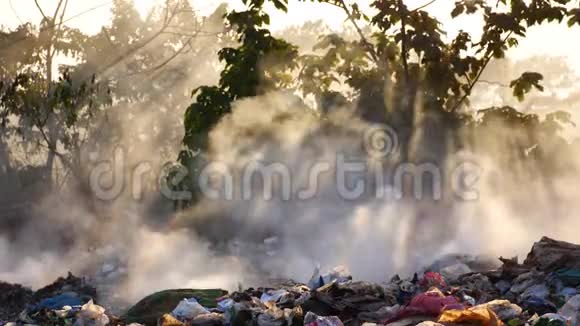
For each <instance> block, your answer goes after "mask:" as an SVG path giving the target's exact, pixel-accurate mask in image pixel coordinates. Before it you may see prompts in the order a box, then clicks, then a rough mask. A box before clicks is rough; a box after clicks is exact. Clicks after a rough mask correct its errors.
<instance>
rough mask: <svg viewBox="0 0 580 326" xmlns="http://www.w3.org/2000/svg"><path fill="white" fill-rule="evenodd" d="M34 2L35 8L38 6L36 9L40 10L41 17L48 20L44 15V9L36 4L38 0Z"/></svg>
mask: <svg viewBox="0 0 580 326" xmlns="http://www.w3.org/2000/svg"><path fill="white" fill-rule="evenodd" d="M34 3H35V4H36V8H38V11H40V14H41V15H42V17H44V19H45V20H47V21H48V17H46V15H45V14H44V11H43V10H42V7H40V5H39V4H38V0H34Z"/></svg>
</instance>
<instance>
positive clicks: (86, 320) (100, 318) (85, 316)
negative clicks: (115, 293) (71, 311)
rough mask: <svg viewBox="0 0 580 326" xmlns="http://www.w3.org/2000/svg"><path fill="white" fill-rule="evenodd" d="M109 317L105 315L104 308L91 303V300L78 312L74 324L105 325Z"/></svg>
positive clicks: (84, 325)
mask: <svg viewBox="0 0 580 326" xmlns="http://www.w3.org/2000/svg"><path fill="white" fill-rule="evenodd" d="M108 324H109V317H107V315H105V308H103V307H101V306H98V305H96V304H94V303H93V300H91V301H89V302H88V303H87V304H85V305H84V306H83V307H82V308H81V311H80V312H79V314H78V319H77V321H76V322H75V324H74V326H106V325H108Z"/></svg>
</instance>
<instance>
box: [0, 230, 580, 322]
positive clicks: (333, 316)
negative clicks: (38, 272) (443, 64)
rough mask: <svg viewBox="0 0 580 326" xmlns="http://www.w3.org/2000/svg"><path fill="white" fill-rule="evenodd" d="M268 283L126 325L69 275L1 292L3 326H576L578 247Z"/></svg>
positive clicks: (160, 309) (579, 318) (145, 305)
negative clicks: (361, 277) (367, 276)
mask: <svg viewBox="0 0 580 326" xmlns="http://www.w3.org/2000/svg"><path fill="white" fill-rule="evenodd" d="M266 283H268V285H267V286H264V287H259V288H249V289H246V290H239V291H236V292H232V293H228V292H226V291H223V290H219V289H213V290H191V289H181V290H166V291H162V292H158V293H154V294H152V295H150V296H148V297H146V298H144V299H143V300H141V301H140V302H138V303H137V304H135V305H134V306H133V307H132V308H131V309H129V310H128V311H127V312H126V313H124V314H123V315H122V316H120V317H115V316H111V315H109V314H107V312H106V311H105V309H104V308H102V307H101V306H98V305H97V304H96V302H97V301H96V299H97V298H96V293H94V292H92V291H91V288H90V287H87V286H86V284H83V283H82V280H80V279H77V278H74V277H73V276H71V275H69V277H68V278H67V279H62V280H60V281H59V282H57V283H55V285H52V286H49V287H47V288H45V289H43V290H39V291H37V292H36V293H32V292H31V291H29V290H26V289H23V288H21V287H16V286H12V287H7V285H5V284H4V283H0V291H1V292H0V307H2V308H0V312H2V315H0V325H1V326H3V325H8V324H6V323H4V324H3V323H2V321H1V320H2V318H4V317H5V316H8V317H11V318H14V319H12V320H15V321H16V323H11V324H10V325H21V324H34V325H74V326H83V325H96V326H101V325H102V326H104V325H132V326H137V325H146V326H148V325H152V326H155V325H160V326H186V325H187V326H191V325H193V326H212V325H232V326H246V325H257V326H304V325H306V326H342V325H366V326H372V325H390V326H406V325H421V326H437V325H482V326H498V325H504V324H505V325H508V326H518V325H537V326H547V325H551V326H552V325H553V326H559V325H570V326H580V245H574V244H570V243H565V242H561V241H556V240H552V239H549V238H543V239H542V240H541V241H539V242H537V243H535V244H534V246H533V248H532V250H531V252H530V253H529V254H528V256H527V257H526V259H525V260H524V261H523V262H519V261H518V259H517V258H511V259H506V258H500V259H499V261H498V262H497V263H496V262H495V261H494V260H490V259H487V258H484V257H471V256H465V255H450V256H446V257H443V258H441V259H438V260H437V261H436V262H434V263H433V264H432V265H430V266H428V267H426V268H425V270H423V271H421V272H418V273H416V274H414V275H411V276H410V277H400V276H398V275H395V276H394V277H392V279H391V280H389V281H387V282H384V283H371V282H365V281H358V280H355V279H353V277H352V276H351V275H349V273H348V271H347V270H346V268H343V267H339V268H335V269H333V270H331V271H328V272H327V273H321V272H320V270H319V269H318V268H317V269H315V271H314V273H313V276H312V278H311V279H310V281H309V282H307V283H305V284H301V283H297V282H294V281H291V280H275V281H271V282H266ZM3 289H8V290H9V291H7V292H5V291H3ZM26 301H27V303H26V304H24V302H26ZM5 304H7V305H6V306H4V305H5ZM22 305H25V308H24V309H23V310H22V312H21V313H19V314H18V316H16V315H15V313H14V311H15V310H16V309H17V308H18V307H19V306H22ZM5 307H8V309H6V310H2V309H5ZM4 311H7V314H6V315H5V312H4Z"/></svg>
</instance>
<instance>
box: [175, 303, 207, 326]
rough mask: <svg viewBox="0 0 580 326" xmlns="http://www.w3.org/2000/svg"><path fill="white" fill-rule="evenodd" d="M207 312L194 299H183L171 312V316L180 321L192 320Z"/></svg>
mask: <svg viewBox="0 0 580 326" xmlns="http://www.w3.org/2000/svg"><path fill="white" fill-rule="evenodd" d="M208 313H209V311H208V310H207V309H205V308H204V307H203V306H202V305H200V304H199V302H197V300H196V299H195V298H191V299H183V300H182V301H181V302H179V304H178V305H177V307H175V309H173V311H172V312H171V315H172V316H173V317H175V318H177V319H179V320H181V321H184V320H193V319H194V318H195V317H197V316H199V315H203V314H208Z"/></svg>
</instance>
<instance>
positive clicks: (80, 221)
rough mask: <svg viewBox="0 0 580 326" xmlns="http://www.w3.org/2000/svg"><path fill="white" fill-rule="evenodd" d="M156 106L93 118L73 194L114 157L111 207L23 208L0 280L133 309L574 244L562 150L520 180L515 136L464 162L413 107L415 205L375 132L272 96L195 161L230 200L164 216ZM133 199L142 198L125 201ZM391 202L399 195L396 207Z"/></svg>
mask: <svg viewBox="0 0 580 326" xmlns="http://www.w3.org/2000/svg"><path fill="white" fill-rule="evenodd" d="M316 28H320V29H323V27H321V26H318V27H316ZM309 42H311V43H312V42H313V41H312V40H311V39H310V40H309ZM208 43H210V41H208ZM202 45H207V43H204V44H202ZM195 63H197V62H195ZM195 63H191V62H187V61H186V60H185V59H184V61H180V62H177V63H176V64H175V66H172V67H173V68H174V69H175V70H179V69H178V68H179V67H180V65H187V66H199V69H194V71H192V72H191V76H185V77H184V78H182V79H180V80H179V84H178V85H175V89H179V90H181V91H184V90H189V87H188V86H185V85H194V86H195V85H202V84H206V83H208V82H207V81H208V80H209V81H215V79H217V73H216V72H215V71H214V70H212V69H210V68H214V67H212V65H211V64H205V63H203V64H202V63H199V64H198V65H196V64H195ZM213 64H215V62H213ZM216 66H217V67H219V65H216ZM210 70H211V71H210ZM118 73H119V74H123V73H124V71H119V72H118ZM182 77H183V76H182ZM154 88H155V87H154V86H151V90H153V89H154ZM157 92H158V94H155V96H152V99H148V101H146V103H141V102H137V104H136V103H121V104H119V105H118V108H117V110H116V111H113V112H112V114H111V113H110V114H109V116H107V124H104V125H103V126H106V128H104V127H103V128H97V129H98V131H99V133H98V134H97V135H98V137H96V138H95V139H94V140H93V143H94V144H93V145H94V146H87V147H89V148H88V149H86V150H84V151H83V153H82V157H83V158H84V160H85V161H86V162H87V163H86V171H87V175H86V176H83V177H86V180H76V181H78V182H79V183H87V182H88V174H90V172H91V171H94V168H95V166H97V165H98V164H99V163H101V162H104V161H110V160H112V159H113V158H112V156H113V153H114V151H115V149H116V148H121V149H123V150H124V153H125V154H124V155H125V156H124V161H123V162H122V163H123V164H122V166H123V168H122V171H121V178H122V179H123V180H124V187H123V191H122V192H121V194H120V195H119V196H117V198H116V199H115V200H114V201H101V200H96V199H94V198H87V196H86V194H83V193H79V192H78V191H76V190H77V189H78V188H75V187H71V188H70V189H68V191H64V192H62V193H58V194H49V195H46V196H42V197H41V198H36V197H31V198H29V202H30V211H29V214H28V215H27V216H26V218H24V217H23V218H22V220H19V221H17V223H15V225H12V226H6V227H3V228H4V229H3V230H0V261H1V262H2V264H0V279H1V280H5V281H9V282H15V283H23V284H26V285H28V286H32V287H34V288H38V287H41V286H43V285H46V284H47V283H50V282H51V281H52V280H54V279H55V278H56V277H58V276H60V275H64V274H66V272H68V271H72V272H74V273H78V274H81V275H89V276H95V275H97V276H98V275H100V273H101V271H102V269H103V266H104V265H107V264H113V265H115V267H116V268H117V270H118V271H119V273H120V274H121V275H123V276H122V277H118V278H111V279H107V278H106V277H103V278H100V279H99V281H100V282H101V283H99V284H100V285H103V286H107V285H108V284H107V283H111V284H114V286H115V287H116V289H114V290H113V292H114V293H113V294H112V295H121V296H122V299H123V300H124V301H126V302H134V301H136V300H138V299H140V298H141V297H143V296H144V295H147V294H150V293H152V292H153V291H156V290H162V289H168V288H186V287H192V288H209V287H221V288H226V289H229V290H231V289H235V288H237V286H238V284H240V283H241V284H244V285H251V284H258V283H260V282H264V280H265V279H266V278H270V277H288V278H293V279H296V280H298V281H307V280H308V278H309V277H310V275H311V273H312V270H313V269H314V267H315V266H317V265H320V266H321V267H322V268H323V269H325V268H332V267H334V266H337V265H344V266H347V267H348V268H349V270H350V271H351V272H352V274H353V275H354V277H355V278H356V279H365V280H372V281H377V282H380V281H384V280H387V279H389V278H390V276H392V275H393V274H395V273H403V274H406V273H410V272H413V271H416V270H418V269H420V268H422V267H423V266H425V265H427V264H429V263H430V262H431V261H433V260H434V259H436V258H438V257H439V256H442V255H445V254H447V253H457V252H460V253H467V254H475V255H478V254H487V255H492V256H499V255H503V256H511V255H520V256H522V255H523V254H525V253H526V252H527V250H529V248H530V246H531V243H532V242H533V241H536V240H538V239H539V238H540V237H541V236H543V235H547V236H551V237H555V238H559V239H562V240H567V241H572V242H578V241H580V236H579V235H578V234H577V230H578V227H580V219H578V218H577V217H576V210H577V209H578V204H577V201H576V200H575V194H576V191H575V188H574V185H575V184H576V181H577V179H576V178H577V176H576V173H575V171H576V169H577V168H578V167H579V165H578V161H577V159H575V157H576V156H577V155H576V154H577V153H576V151H575V150H574V148H575V147H572V146H569V147H566V149H565V151H571V152H563V153H558V154H554V155H555V156H557V157H566V158H568V159H567V160H566V161H567V162H569V165H567V166H564V167H558V168H550V169H548V168H547V167H543V166H538V167H536V168H533V169H530V168H529V166H528V164H530V163H528V161H527V160H526V159H525V158H522V157H518V156H517V155H516V153H518V150H517V148H519V147H521V146H522V144H521V143H522V142H524V141H525V140H526V139H527V138H526V136H525V135H522V138H521V139H513V138H510V135H511V134H510V133H509V131H510V127H509V126H502V125H494V126H492V127H489V128H487V129H481V130H479V131H477V132H475V133H474V132H473V131H471V130H465V131H464V134H462V136H465V137H467V138H469V139H472V140H473V141H472V142H471V143H470V146H469V148H467V150H468V151H469V152H471V155H469V156H462V155H459V154H461V152H462V151H464V150H465V148H461V151H460V148H459V146H457V144H454V143H452V142H447V141H442V140H443V139H448V138H447V135H445V134H444V133H443V132H442V131H441V130H440V129H439V128H440V127H441V125H440V124H439V122H438V121H437V120H433V118H432V117H429V116H427V115H426V114H425V113H424V112H421V103H417V112H418V113H419V114H418V115H417V119H416V123H415V126H414V129H415V130H414V139H413V154H414V157H432V156H434V157H435V158H436V159H435V160H434V163H433V164H434V166H435V168H437V169H438V170H437V171H439V172H440V173H441V179H442V183H441V189H440V190H441V192H442V193H443V196H442V197H441V198H439V199H433V198H430V197H429V196H432V195H433V191H432V189H431V187H430V185H432V184H433V183H435V180H433V179H427V180H426V181H425V184H424V186H425V187H424V188H425V189H426V190H427V191H426V192H425V197H426V198H424V199H416V198H414V197H413V190H414V189H413V187H412V185H410V183H409V182H408V181H409V179H406V180H407V181H406V182H403V183H402V184H401V185H403V186H405V187H404V189H398V187H397V185H396V183H397V182H396V181H397V173H396V172H397V169H398V168H400V167H401V166H402V164H405V163H407V162H400V161H399V159H400V157H399V156H397V155H396V153H387V155H386V156H385V157H378V158H377V157H376V156H374V155H373V154H374V153H371V152H369V148H368V144H366V143H365V137H366V136H367V135H368V132H369V130H374V129H375V128H376V126H375V125H373V124H372V123H369V122H368V121H365V120H363V119H362V118H361V117H360V116H359V114H357V113H356V110H354V108H353V107H351V106H348V105H347V106H343V107H335V108H332V110H330V112H329V113H328V114H325V115H321V114H320V113H319V112H317V111H314V110H312V109H311V108H309V107H308V106H306V105H305V104H304V103H303V101H302V100H301V99H300V98H299V97H297V96H295V95H293V94H289V93H283V92H277V93H270V94H267V95H263V96H260V97H256V98H251V99H244V100H240V101H238V102H236V103H235V104H234V109H233V112H232V113H231V114H230V115H228V116H226V117H225V118H224V119H223V120H222V121H221V122H220V123H219V124H218V125H217V126H216V127H215V129H214V130H213V131H212V132H211V134H210V152H209V153H208V155H207V156H206V157H203V159H204V160H205V161H206V162H207V163H208V165H207V166H208V167H214V168H216V169H217V168H219V169H217V170H220V169H221V170H220V171H222V173H221V174H220V173H217V179H218V180H213V179H212V181H211V182H209V183H208V187H209V188H211V189H210V190H215V189H218V190H220V189H221V190H223V188H221V186H223V185H224V180H225V179H224V177H225V176H231V177H232V185H233V187H232V189H231V190H232V191H231V195H232V196H231V197H228V198H226V197H227V196H226V195H227V194H228V193H227V191H225V192H223V191H222V192H221V193H220V196H219V198H217V199H215V198H209V197H210V196H202V197H201V198H200V200H199V201H198V202H197V203H196V204H195V205H194V206H193V207H191V208H189V209H187V210H185V211H183V212H179V213H175V211H174V208H173V203H172V202H171V201H169V200H167V199H166V198H164V197H162V196H161V195H160V194H159V189H158V177H159V175H161V174H162V173H161V171H162V167H163V165H164V163H165V161H167V160H171V159H172V158H173V159H174V158H175V157H176V156H177V152H178V150H179V144H180V141H181V138H182V133H181V130H182V120H181V116H182V115H183V111H184V108H185V107H186V106H187V105H188V104H189V102H190V101H191V99H189V98H188V97H187V96H178V99H177V100H175V101H170V105H167V104H164V105H160V104H159V103H163V101H162V100H163V99H164V97H165V96H167V94H163V92H160V91H157ZM380 104H381V105H382V104H384V103H380ZM175 108H179V109H175ZM127 111H129V113H127ZM393 129H394V131H395V134H396V132H397V129H396V126H393ZM391 136H392V135H391ZM392 140H393V139H391V141H392ZM97 144H98V145H99V146H98V147H97ZM168 144H170V145H168ZM455 154H458V155H455ZM547 155H549V154H547ZM548 161H549V160H548ZM466 162H469V163H470V164H471V165H472V167H473V165H475V166H477V168H478V169H477V171H479V174H478V175H477V176H476V181H477V182H475V183H473V184H472V183H471V182H469V180H463V181H466V182H468V186H467V187H466V189H463V190H465V191H466V192H469V193H470V194H471V193H472V192H473V191H475V193H476V194H477V196H476V198H472V199H471V200H458V199H457V198H455V197H456V196H454V195H457V193H456V192H457V189H454V186H453V185H452V181H453V180H451V176H453V175H454V173H455V172H457V171H458V170H457V169H458V166H459V165H461V163H466ZM143 163H149V164H148V165H147V166H148V167H149V170H148V173H147V174H146V175H145V176H144V178H145V180H146V182H144V184H146V185H148V186H149V187H148V188H143V189H134V188H133V185H134V183H133V181H134V171H135V169H136V167H137V166H140V165H142V164H143ZM256 163H259V164H261V165H262V166H265V167H272V166H275V167H277V168H276V169H274V170H268V171H270V172H275V173H274V174H273V175H274V177H273V178H272V179H271V180H270V179H268V176H266V177H265V179H261V178H260V175H259V172H260V169H258V171H257V172H256V174H255V175H254V177H252V178H250V179H247V180H245V179H244V175H246V173H247V172H248V170H249V169H250V167H251V166H253V165H255V164H256ZM351 163H352V164H359V165H357V166H360V164H362V166H363V169H362V171H361V170H358V169H357V172H353V173H350V174H348V177H346V178H345V183H344V187H342V186H343V185H342V183H341V182H339V181H338V179H337V175H340V172H341V171H340V169H341V168H344V166H345V164H351ZM254 167H255V166H254ZM318 169H320V170H318ZM217 170H216V171H217ZM224 171H226V172H227V173H225V174H224V173H223V172H224ZM261 171H264V170H263V169H262V170H261ZM530 171H532V172H531V174H532V175H530ZM547 171H556V172H555V173H553V174H550V175H548V174H547ZM318 172H319V173H318ZM284 173H287V175H288V176H289V180H290V186H289V190H288V194H289V195H288V196H286V192H285V191H286V190H287V189H286V186H287V184H285V182H284V180H285V179H284V177H285V174H284ZM541 173H545V174H546V175H539V174H541ZM313 175H315V176H317V177H318V178H312V177H313ZM420 177H424V176H420ZM266 179H268V181H271V182H272V189H273V191H272V196H271V198H268V197H269V196H267V195H265V192H264V191H265V190H266V189H265V188H267V187H266V185H267V182H266ZM105 181H106V182H105V183H107V182H114V180H108V179H107V180H105ZM214 181H215V182H214ZM244 181H247V182H244ZM472 181H473V180H472ZM357 182H363V185H364V188H363V191H362V192H361V193H359V194H358V195H356V196H352V197H351V196H345V191H344V190H345V189H343V188H346V190H347V192H348V193H350V191H348V190H351V191H352V190H353V189H354V188H356V185H357ZM313 185H315V186H313ZM409 186H411V187H409ZM91 190H94V189H91ZM135 191H137V192H139V193H142V194H143V196H142V197H140V198H139V199H136V198H135V197H134V196H133V194H134V192H135ZM397 191H404V192H405V194H406V196H404V197H403V198H398V193H397ZM0 193H1V192H0ZM248 193H249V197H247V198H245V197H244V195H247V194H248ZM305 194H306V195H305ZM379 194H381V195H379ZM463 194H465V193H463ZM301 196H305V197H306V198H303V197H301ZM16 224H17V225H16ZM101 274H102V273H101Z"/></svg>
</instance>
